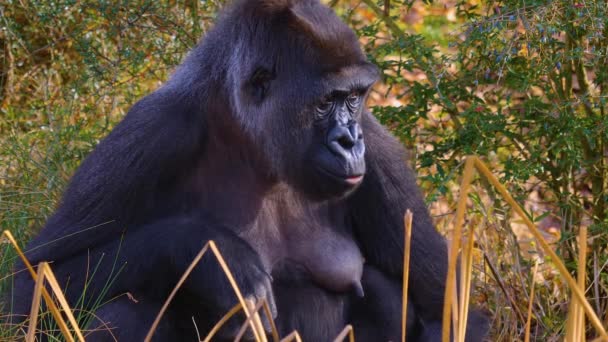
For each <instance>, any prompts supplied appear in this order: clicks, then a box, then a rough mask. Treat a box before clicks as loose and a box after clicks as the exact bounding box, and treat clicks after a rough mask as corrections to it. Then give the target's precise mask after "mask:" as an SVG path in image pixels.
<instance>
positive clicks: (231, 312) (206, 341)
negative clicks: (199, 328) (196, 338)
mask: <svg viewBox="0 0 608 342" xmlns="http://www.w3.org/2000/svg"><path fill="white" fill-rule="evenodd" d="M242 308H243V307H242V306H241V303H236V305H235V306H233V307H232V309H230V310H229V311H228V312H227V313H226V314H225V315H224V317H222V319H220V320H219V321H218V322H217V323H215V325H214V326H213V328H211V331H209V334H207V336H206V337H205V339H204V340H203V342H209V341H211V339H212V338H213V336H215V334H217V332H218V331H219V330H220V328H221V327H222V326H223V325H224V324H225V323H226V322H228V320H229V319H230V318H231V317H232V316H234V315H235V314H236V313H237V312H239V311H241V309H242Z"/></svg>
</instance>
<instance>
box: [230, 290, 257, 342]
mask: <svg viewBox="0 0 608 342" xmlns="http://www.w3.org/2000/svg"><path fill="white" fill-rule="evenodd" d="M245 303H246V304H247V307H248V308H249V310H250V313H251V314H252V315H251V316H249V317H248V318H247V319H245V322H243V325H242V326H241V329H240V330H239V332H238V333H237V334H236V337H235V338H234V342H239V341H241V339H242V338H243V335H245V331H246V330H247V327H248V326H250V322H251V321H254V324H255V325H256V326H257V327H258V329H261V331H264V327H263V326H262V322H261V321H259V318H260V316H259V315H258V311H260V309H261V308H262V305H263V304H264V302H263V301H259V302H258V304H257V305H255V306H254V305H253V302H252V301H251V300H249V299H245ZM256 318H257V322H256Z"/></svg>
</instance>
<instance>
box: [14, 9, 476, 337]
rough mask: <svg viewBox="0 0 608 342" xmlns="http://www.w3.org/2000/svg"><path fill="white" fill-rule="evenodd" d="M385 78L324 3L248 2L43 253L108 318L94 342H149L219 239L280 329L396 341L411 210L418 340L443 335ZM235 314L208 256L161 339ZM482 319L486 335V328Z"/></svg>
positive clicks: (433, 268)
mask: <svg viewBox="0 0 608 342" xmlns="http://www.w3.org/2000/svg"><path fill="white" fill-rule="evenodd" d="M377 78H378V72H377V70H376V68H375V67H374V66H373V65H371V64H370V63H369V62H367V60H366V59H365V56H364V54H363V53H362V52H361V50H360V47H359V44H358V42H357V37H356V36H355V34H354V33H353V32H352V31H351V30H350V29H349V28H348V27H347V26H346V25H344V24H343V23H342V22H341V21H340V20H339V19H338V18H337V17H336V16H335V14H334V13H333V12H332V11H331V10H330V9H329V8H327V7H325V6H323V5H321V4H320V3H319V2H318V1H317V0H237V1H236V2H235V3H234V4H233V5H231V6H230V7H229V8H227V9H226V10H225V11H224V12H223V14H222V15H221V16H220V18H219V20H218V22H217V24H216V26H215V28H214V29H213V30H212V31H210V32H209V33H208V34H207V35H206V37H204V39H203V40H202V41H201V43H200V44H199V45H198V46H197V47H195V48H194V50H193V51H192V52H191V53H190V54H189V56H188V57H187V58H186V59H185V61H184V62H183V64H182V65H180V66H179V67H178V68H177V70H176V71H175V73H174V74H173V75H172V77H171V78H170V79H169V80H168V81H167V82H166V83H165V84H164V85H163V86H162V87H161V88H159V89H158V90H156V91H155V92H154V93H152V94H150V95H148V96H146V97H145V98H143V99H141V100H140V101H139V102H138V103H136V104H135V105H134V106H133V107H132V108H131V110H130V111H129V113H128V114H127V115H126V117H125V118H124V119H123V121H122V122H121V123H119V124H118V125H117V126H116V128H115V129H114V130H113V131H112V132H111V133H110V134H109V135H108V136H107V137H106V138H105V139H104V140H103V141H102V142H101V143H100V144H99V146H97V148H95V150H94V151H93V152H92V153H91V155H90V156H89V157H88V158H87V159H86V160H85V161H84V162H83V163H82V165H81V166H80V168H79V169H78V170H77V172H76V173H75V174H74V176H73V178H72V180H71V182H70V184H69V186H68V188H67V189H66V191H65V194H64V197H63V199H62V201H61V204H60V206H59V207H58V209H57V211H56V213H55V214H54V215H53V216H52V217H51V218H50V219H49V220H48V222H47V224H46V225H45V227H43V229H42V230H41V232H40V234H39V235H38V236H37V237H36V238H34V239H33V240H32V241H31V242H30V244H29V245H28V248H27V250H28V252H27V256H28V258H29V259H30V260H31V261H32V262H33V263H38V262H40V261H43V260H47V261H52V262H53V264H52V267H53V269H54V271H55V272H56V275H57V277H58V279H59V281H60V282H62V284H63V285H64V286H66V285H69V286H67V287H66V295H67V298H68V301H69V302H70V303H71V304H72V305H74V304H76V303H78V307H79V308H81V309H82V310H83V311H87V310H88V311H93V313H94V317H95V318H94V319H91V320H89V321H88V323H87V329H90V330H92V332H91V333H90V334H89V335H88V336H87V340H91V341H95V340H107V339H110V338H111V337H115V338H117V339H118V340H121V341H123V340H124V341H135V340H141V339H142V338H143V336H145V334H146V332H147V330H148V329H149V327H150V324H151V323H152V320H153V319H154V317H155V315H156V313H157V312H158V310H159V308H160V306H161V305H162V303H163V302H164V300H165V299H166V297H167V296H168V294H169V292H170V291H171V289H172V288H173V287H174V286H175V284H176V283H177V280H178V279H179V277H180V275H181V274H182V273H183V272H184V271H185V269H186V268H187V266H188V265H189V263H190V262H191V261H192V259H193V258H194V256H195V255H196V254H197V253H198V252H199V250H200V249H201V248H202V247H203V246H204V245H205V244H206V243H207V242H208V241H209V240H214V241H215V242H216V243H217V245H218V246H219V248H220V250H221V252H222V254H223V255H224V257H225V258H226V260H227V262H228V264H229V266H230V268H231V270H232V272H233V275H234V277H235V279H236V281H237V283H238V285H239V287H240V288H241V290H242V292H243V293H244V294H245V295H246V296H247V297H249V298H251V299H253V300H260V299H266V300H267V301H268V302H269V304H270V306H271V309H272V311H273V314H274V316H275V317H276V322H277V325H278V327H279V329H280V331H281V333H282V334H287V333H289V332H291V331H293V330H294V329H295V330H298V331H299V332H300V334H301V335H302V336H303V337H304V339H306V340H308V341H326V340H330V339H332V338H333V337H335V335H337V334H338V333H339V331H340V330H341V329H342V328H343V326H344V325H345V324H348V323H351V324H354V328H355V329H354V330H355V332H356V335H357V338H358V340H359V341H377V340H388V339H393V340H397V339H398V338H399V336H400V335H401V333H400V329H401V328H400V321H401V318H400V316H401V313H400V311H401V310H400V304H399V303H400V302H401V288H400V285H399V284H400V281H401V277H402V272H403V271H402V260H403V231H402V217H403V216H402V215H403V213H404V212H405V210H406V209H410V210H412V211H413V213H414V227H413V235H412V239H413V240H412V241H413V244H412V251H411V253H412V255H411V266H410V270H411V274H410V286H409V296H410V300H409V302H410V303H411V305H410V309H409V310H410V311H409V312H410V314H409V315H408V330H409V331H408V339H410V340H416V339H418V340H421V341H428V340H435V339H438V338H439V336H440V333H441V330H440V329H441V328H440V320H441V314H442V307H443V293H444V289H445V274H446V270H447V249H446V243H445V241H444V239H443V238H442V237H441V236H440V235H439V234H438V233H437V231H436V230H435V229H434V227H433V225H432V222H431V220H430V218H429V216H428V213H427V210H426V208H425V205H424V202H423V201H422V198H421V195H420V193H419V191H418V188H417V186H416V183H415V177H414V175H413V172H412V170H411V169H409V168H408V167H407V166H406V155H405V151H404V150H403V148H402V147H401V145H400V144H399V143H398V142H397V141H396V140H395V139H394V138H393V137H392V136H391V135H390V134H389V133H388V132H387V131H386V130H385V129H384V128H383V127H382V126H381V125H380V124H379V123H378V122H377V121H376V119H375V118H374V117H373V116H372V115H371V114H370V113H369V111H367V109H366V108H365V101H366V98H367V95H368V92H369V90H370V87H371V86H372V85H373V84H374V82H375V81H376V80H377ZM57 241H59V242H57ZM16 268H17V269H21V268H23V265H21V264H17V265H16ZM93 269H94V272H93ZM85 287H86V291H85V290H84V289H85ZM32 291H33V283H32V281H31V279H29V276H28V275H27V274H26V273H25V272H21V273H19V274H17V275H16V278H15V286H14V290H13V303H14V307H13V312H14V313H16V314H27V313H28V312H29V309H30V301H31V296H32ZM125 294H129V295H128V296H126V295H125ZM95 302H97V303H104V302H107V303H106V304H104V305H103V306H101V307H97V306H95V305H92V303H95ZM234 304H236V298H235V296H234V294H233V293H232V290H231V288H230V286H229V283H228V281H227V280H226V278H225V276H224V274H223V272H222V271H221V269H220V267H219V266H218V265H217V263H216V261H215V259H214V258H212V257H205V258H204V259H203V261H202V262H201V263H200V264H199V265H197V267H196V268H195V269H194V271H193V273H192V274H191V275H190V277H189V278H188V280H187V281H186V283H185V284H184V286H183V287H182V289H181V290H180V291H179V293H178V295H177V297H176V298H175V300H174V301H173V303H172V304H171V306H170V308H169V310H168V312H167V313H166V314H165V316H164V318H163V320H162V322H161V326H160V327H159V329H158V330H157V331H156V334H155V335H154V336H155V339H157V340H163V341H164V340H166V341H174V340H182V339H185V338H196V333H197V331H196V329H198V333H200V334H201V335H205V334H206V332H208V331H209V329H210V328H211V327H212V326H213V324H214V323H215V322H216V321H217V320H219V319H220V318H221V317H222V316H223V314H224V313H226V312H227V311H228V310H229V309H230V308H231V307H232V306H233V305H234ZM193 321H194V322H195V323H196V327H195V325H194V324H193V323H192V322H193ZM468 321H469V327H468V336H469V339H470V340H471V341H478V340H481V339H482V338H483V336H484V335H485V333H486V330H487V322H486V320H485V317H484V316H483V315H481V314H479V313H477V312H473V313H472V314H471V317H470V318H469V320H468ZM239 326H240V321H239V319H238V318H235V319H233V321H231V322H229V324H227V325H226V327H225V328H223V329H222V331H221V332H220V335H221V336H222V338H226V339H230V338H232V337H234V336H235V334H236V333H237V331H238V329H239ZM108 328H110V330H111V332H110V331H108Z"/></svg>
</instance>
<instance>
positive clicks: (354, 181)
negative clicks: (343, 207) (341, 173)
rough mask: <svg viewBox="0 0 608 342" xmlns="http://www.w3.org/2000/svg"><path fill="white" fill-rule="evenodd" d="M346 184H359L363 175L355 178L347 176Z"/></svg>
mask: <svg viewBox="0 0 608 342" xmlns="http://www.w3.org/2000/svg"><path fill="white" fill-rule="evenodd" d="M345 180H346V183H348V184H352V185H355V184H359V183H360V182H361V180H363V175H357V176H348V177H346V179H345Z"/></svg>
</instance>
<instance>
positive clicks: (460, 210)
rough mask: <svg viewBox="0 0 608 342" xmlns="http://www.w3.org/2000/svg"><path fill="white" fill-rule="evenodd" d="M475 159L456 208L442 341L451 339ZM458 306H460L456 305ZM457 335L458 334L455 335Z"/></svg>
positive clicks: (467, 168)
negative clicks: (461, 249) (463, 228)
mask: <svg viewBox="0 0 608 342" xmlns="http://www.w3.org/2000/svg"><path fill="white" fill-rule="evenodd" d="M473 165H474V159H471V158H467V161H466V163H465V166H464V174H463V177H462V183H461V185H460V199H459V200H458V207H457V209H456V223H455V224H454V230H453V231H452V234H451V236H452V238H451V248H450V250H449V256H448V274H447V282H446V285H445V296H444V303H443V326H442V341H443V342H449V340H450V316H451V309H452V303H453V301H455V300H457V299H456V298H455V296H454V293H455V287H456V260H457V259H458V250H459V249H460V237H461V235H462V224H463V222H464V212H465V209H466V204H467V194H468V191H469V185H470V184H471V179H472V178H473ZM456 307H458V306H456ZM457 328H458V325H457V322H455V324H454V329H457ZM455 336H456V335H455Z"/></svg>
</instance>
